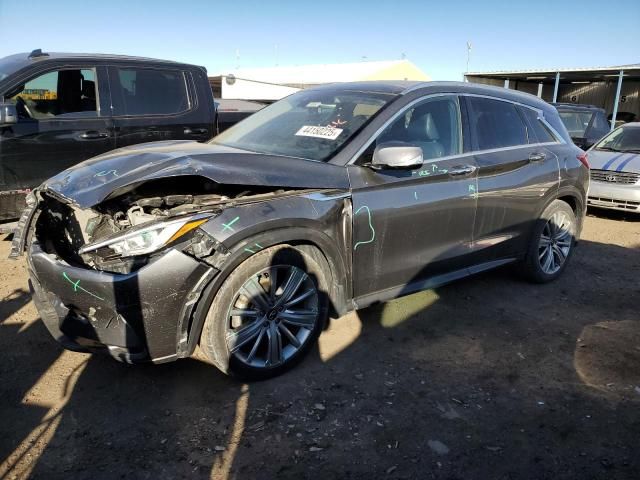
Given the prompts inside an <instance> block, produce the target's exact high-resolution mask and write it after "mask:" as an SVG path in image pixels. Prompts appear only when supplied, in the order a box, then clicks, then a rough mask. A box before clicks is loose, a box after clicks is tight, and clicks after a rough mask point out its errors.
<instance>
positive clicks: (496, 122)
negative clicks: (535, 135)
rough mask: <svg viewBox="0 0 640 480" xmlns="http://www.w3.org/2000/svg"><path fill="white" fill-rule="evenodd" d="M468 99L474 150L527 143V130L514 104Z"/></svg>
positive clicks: (475, 98)
mask: <svg viewBox="0 0 640 480" xmlns="http://www.w3.org/2000/svg"><path fill="white" fill-rule="evenodd" d="M468 98H469V103H470V107H471V108H470V110H471V112H470V121H471V128H472V129H473V130H474V132H475V143H476V145H475V149H477V150H489V149H492V148H504V147H512V146H516V145H526V144H527V143H528V139H527V129H526V127H525V124H524V122H523V120H522V117H521V116H520V114H519V113H518V110H517V108H516V106H515V105H514V104H512V103H510V102H503V101H500V100H493V99H489V98H481V97H468Z"/></svg>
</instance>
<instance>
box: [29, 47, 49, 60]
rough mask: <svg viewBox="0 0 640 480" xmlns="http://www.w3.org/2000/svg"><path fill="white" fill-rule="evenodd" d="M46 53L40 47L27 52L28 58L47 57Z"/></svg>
mask: <svg viewBox="0 0 640 480" xmlns="http://www.w3.org/2000/svg"><path fill="white" fill-rule="evenodd" d="M48 56H49V54H48V53H43V52H42V49H41V48H36V49H35V50H33V51H32V52H31V53H30V54H29V58H39V57H48Z"/></svg>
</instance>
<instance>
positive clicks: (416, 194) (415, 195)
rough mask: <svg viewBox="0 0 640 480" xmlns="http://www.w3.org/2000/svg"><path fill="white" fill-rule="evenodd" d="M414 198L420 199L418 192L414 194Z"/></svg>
mask: <svg viewBox="0 0 640 480" xmlns="http://www.w3.org/2000/svg"><path fill="white" fill-rule="evenodd" d="M413 198H415V199H416V200H417V199H418V192H413Z"/></svg>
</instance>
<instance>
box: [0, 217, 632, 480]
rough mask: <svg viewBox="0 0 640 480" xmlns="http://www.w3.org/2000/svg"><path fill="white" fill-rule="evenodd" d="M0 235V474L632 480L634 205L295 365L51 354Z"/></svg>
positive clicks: (411, 302)
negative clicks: (527, 276)
mask: <svg viewBox="0 0 640 480" xmlns="http://www.w3.org/2000/svg"><path fill="white" fill-rule="evenodd" d="M8 251H9V241H8V240H7V239H6V238H5V239H0V272H2V273H1V275H2V277H1V281H0V299H1V303H0V382H1V383H0V461H2V463H1V464H0V477H3V478H26V477H30V478H42V479H57V478H74V479H85V478H86V479H116V478H126V479H138V478H141V479H146V478H148V479H164V478H167V479H175V478H228V477H229V478H239V479H240V478H258V479H261V478H264V479H271V478H276V477H278V478H288V477H297V478H365V477H366V478H390V479H394V478H437V479H440V478H441V479H463V478H464V479H503V478H504V479H511V478H535V479H563V478H567V479H569V478H571V479H574V478H580V479H599V478H602V479H612V478H616V479H617V478H629V479H638V478H640V447H639V444H640V315H639V313H638V312H639V305H640V282H639V280H640V216H637V217H633V216H631V215H629V216H625V215H620V214H616V213H606V212H597V216H593V215H590V216H589V217H588V218H587V221H586V225H585V230H584V234H583V241H582V242H581V244H580V246H579V248H578V249H577V250H576V252H575V256H574V257H573V259H572V264H571V265H570V267H569V268H568V270H567V271H566V272H565V274H564V276H563V277H562V278H561V279H560V280H559V281H558V282H556V283H553V284H550V285H543V286H535V285H530V284H527V283H523V282H521V281H520V280H518V279H516V278H515V277H514V276H513V275H512V274H511V273H510V271H509V270H501V271H496V272H491V273H488V274H484V275H480V276H477V277H474V278H471V279H467V280H464V281H461V282H458V283H456V284H453V285H449V286H446V287H443V288H438V289H436V290H433V291H428V292H423V293H419V294H416V295H412V296H409V297H405V298H402V299H399V300H395V301H393V302H390V303H387V304H385V305H381V306H377V307H372V308H368V309H366V310H363V311H360V312H358V313H354V314H350V315H348V316H346V317H344V318H342V319H340V320H336V321H333V322H332V325H331V327H330V328H329V330H327V331H326V332H324V333H323V335H322V337H321V339H320V342H319V346H318V348H316V349H315V350H314V351H313V352H312V354H311V355H310V358H308V359H307V360H306V361H304V362H303V363H302V364H301V365H300V366H299V367H298V368H296V369H295V370H294V371H292V372H290V373H288V374H286V375H284V376H282V377H280V378H277V379H273V380H270V381H266V382H258V383H252V384H243V383H239V382H237V381H234V380H232V379H229V378H226V377H224V376H223V375H222V374H220V373H219V372H218V371H217V370H215V369H214V368H213V367H211V366H209V365H207V364H205V363H202V362H200V361H198V360H193V359H189V360H182V361H179V362H175V363H171V364H164V365H157V366H153V365H138V366H127V365H123V364H119V363H117V362H115V361H113V360H111V359H109V358H105V357H101V356H91V355H86V354H78V353H72V352H67V351H64V350H63V349H62V348H61V347H59V346H58V345H57V344H56V343H55V342H54V341H53V340H52V339H51V338H50V336H49V334H48V333H47V332H46V330H45V328H44V326H43V325H42V323H41V322H40V321H39V320H38V314H37V312H36V310H35V308H34V306H33V304H32V302H31V301H30V297H29V294H28V291H27V275H26V270H25V264H24V261H19V262H12V261H9V260H5V258H6V255H7V253H8Z"/></svg>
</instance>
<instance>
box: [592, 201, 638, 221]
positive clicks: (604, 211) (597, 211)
mask: <svg viewBox="0 0 640 480" xmlns="http://www.w3.org/2000/svg"><path fill="white" fill-rule="evenodd" d="M587 215H589V216H591V217H599V218H606V219H609V220H617V221H623V222H640V213H638V212H623V211H622V210H611V209H608V208H598V207H593V206H591V205H589V208H588V209H587Z"/></svg>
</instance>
